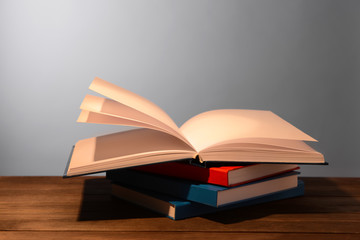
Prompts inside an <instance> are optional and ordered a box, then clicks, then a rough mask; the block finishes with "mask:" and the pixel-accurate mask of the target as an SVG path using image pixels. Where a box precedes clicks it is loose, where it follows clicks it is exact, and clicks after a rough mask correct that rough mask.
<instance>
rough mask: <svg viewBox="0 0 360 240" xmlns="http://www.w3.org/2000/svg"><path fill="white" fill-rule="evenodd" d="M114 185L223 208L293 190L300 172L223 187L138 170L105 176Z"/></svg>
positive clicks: (112, 172) (121, 171) (116, 171)
mask: <svg viewBox="0 0 360 240" xmlns="http://www.w3.org/2000/svg"><path fill="white" fill-rule="evenodd" d="M106 176H107V178H108V179H110V180H112V181H113V182H116V183H119V184H123V185H126V186H132V187H136V188H140V189H145V190H150V191H154V192H157V193H160V194H165V195H170V196H173V197H176V198H180V199H183V200H189V201H193V202H198V203H201V204H205V205H209V206H212V207H222V206H226V205H228V204H233V203H236V202H239V201H242V200H247V199H251V198H255V197H260V196H265V195H267V194H271V193H275V192H279V191H283V190H287V189H290V188H294V187H296V186H297V184H298V173H297V172H289V173H285V174H281V175H277V176H274V177H270V178H264V179H261V180H259V181H254V182H250V183H247V184H243V185H240V186H236V187H223V186H218V185H213V184H207V183H198V182H193V181H188V180H184V179H177V178H171V177H165V176H161V175H156V174H151V173H145V172H140V171H135V170H127V169H124V170H114V171H108V172H107V173H106Z"/></svg>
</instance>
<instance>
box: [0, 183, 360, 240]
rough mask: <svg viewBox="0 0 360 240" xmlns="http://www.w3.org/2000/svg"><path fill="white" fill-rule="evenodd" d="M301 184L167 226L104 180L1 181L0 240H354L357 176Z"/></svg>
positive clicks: (359, 216) (358, 234) (358, 215)
mask: <svg viewBox="0 0 360 240" xmlns="http://www.w3.org/2000/svg"><path fill="white" fill-rule="evenodd" d="M302 179H303V180H304V182H305V189H306V190H305V196H303V197H298V198H293V199H287V200H281V201H277V202H272V203H266V204H262V205H257V206H251V207H245V208H238V209H235V210H228V211H224V212H219V213H215V214H208V215H204V216H201V217H195V218H190V219H185V220H178V221H173V220H170V219H168V218H166V217H162V216H160V215H158V214H156V213H153V212H151V211H149V210H145V209H143V208H141V207H137V206H134V205H132V204H130V203H127V202H124V201H121V200H119V199H116V198H113V197H111V195H110V183H109V182H108V181H107V180H106V179H104V177H77V178H70V179H62V178H61V177H0V239H42V238H43V239H207V240H210V239H217V240H220V239H221V240H222V239H245V240H246V239H317V240H321V239H327V240H329V239H330V240H331V239H360V178H302Z"/></svg>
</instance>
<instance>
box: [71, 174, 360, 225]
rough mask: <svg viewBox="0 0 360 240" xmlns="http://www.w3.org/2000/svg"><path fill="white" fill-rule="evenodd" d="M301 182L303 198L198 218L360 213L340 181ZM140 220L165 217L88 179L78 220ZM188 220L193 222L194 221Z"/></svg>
mask: <svg viewBox="0 0 360 240" xmlns="http://www.w3.org/2000/svg"><path fill="white" fill-rule="evenodd" d="M301 179H302V180H303V181H304V183H305V195H304V196H301V197H295V198H290V199H284V200H277V201H274V202H268V203H262V204H258V205H253V206H246V207H239V208H234V209H228V210H223V211H219V212H216V213H210V214H205V215H201V216H199V217H200V218H204V219H207V220H210V221H214V222H218V223H221V224H234V223H238V222H243V221H248V220H254V219H261V218H264V217H267V216H271V215H281V214H284V215H286V214H316V213H321V214H324V213H329V214H331V213H345V212H354V211H360V202H359V201H358V200H357V199H356V198H355V197H353V196H351V195H350V194H348V193H347V192H346V191H344V190H343V189H341V188H339V186H338V185H337V182H335V181H334V180H332V179H331V178H301ZM354 187H356V185H354ZM342 188H344V187H342ZM350 188H351V186H350ZM344 200H345V201H346V203H345V204H346V207H341V204H344V202H341V201H344ZM339 201H340V202H339ZM339 203H341V204H339ZM139 218H163V216H162V215H160V214H158V213H155V212H152V211H150V210H148V209H145V208H143V207H140V206H137V205H135V204H132V203H129V202H126V201H123V200H120V199H118V198H116V197H113V196H111V182H110V181H109V180H107V179H105V178H96V179H86V180H85V181H84V187H83V194H82V201H81V206H80V210H79V215H78V221H93V220H116V219H139ZM188 220H190V221H191V219H188ZM195 220H196V219H195ZM179 221H187V220H186V219H185V220H179Z"/></svg>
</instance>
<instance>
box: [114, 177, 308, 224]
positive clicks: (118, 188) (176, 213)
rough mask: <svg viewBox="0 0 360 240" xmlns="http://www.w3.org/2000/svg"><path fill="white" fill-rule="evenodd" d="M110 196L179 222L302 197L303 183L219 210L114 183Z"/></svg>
mask: <svg viewBox="0 0 360 240" xmlns="http://www.w3.org/2000/svg"><path fill="white" fill-rule="evenodd" d="M112 194H113V195H114V196H116V197H118V198H120V199H123V200H125V201H129V202H131V203H134V204H137V205H140V206H142V207H145V208H147V209H150V210H152V211H155V212H157V213H160V214H161V215H165V216H167V217H168V218H170V219H173V220H179V219H185V218H190V217H195V216H200V215H203V214H207V213H214V212H218V211H222V210H227V209H232V208H238V207H245V206H251V205H257V204H261V203H266V202H272V201H276V200H282V199H287V198H293V197H297V196H302V195H304V183H303V181H301V180H299V181H298V185H297V187H295V188H291V189H288V190H283V191H280V192H276V193H272V194H268V195H266V196H263V197H257V198H252V199H247V200H242V201H239V202H237V203H234V204H230V205H227V206H224V207H219V208H216V207H210V206H207V205H203V204H200V203H195V202H191V201H186V200H181V199H178V198H175V197H171V196H167V195H163V194H158V193H154V192H151V191H147V190H140V189H137V188H134V187H129V186H124V185H119V184H115V183H114V184H112Z"/></svg>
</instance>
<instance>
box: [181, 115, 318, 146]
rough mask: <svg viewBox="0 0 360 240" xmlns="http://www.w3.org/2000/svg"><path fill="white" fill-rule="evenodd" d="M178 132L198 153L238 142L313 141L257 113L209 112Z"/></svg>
mask: <svg viewBox="0 0 360 240" xmlns="http://www.w3.org/2000/svg"><path fill="white" fill-rule="evenodd" d="M180 130H181V132H182V133H183V135H184V136H185V137H186V138H187V139H188V140H189V142H190V143H191V144H192V145H193V146H194V148H195V149H196V150H197V151H198V152H200V151H201V150H203V149H204V148H207V147H209V146H211V145H214V144H216V143H220V142H224V141H229V140H233V139H239V138H274V139H288V140H301V141H316V140H315V139H314V138H312V137H310V136H309V135H307V134H306V133H304V132H302V131H301V130H299V129H297V128H296V127H294V126H293V125H291V124H290V123H288V122H286V121H285V120H283V119H282V118H280V117H279V116H277V115H276V114H274V113H272V112H270V111H261V110H242V109H224V110H213V111H209V112H205V113H201V114H199V115H197V116H195V117H193V118H191V119H189V120H188V121H187V122H185V123H184V124H183V125H182V126H181V128H180Z"/></svg>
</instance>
